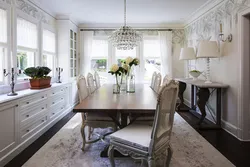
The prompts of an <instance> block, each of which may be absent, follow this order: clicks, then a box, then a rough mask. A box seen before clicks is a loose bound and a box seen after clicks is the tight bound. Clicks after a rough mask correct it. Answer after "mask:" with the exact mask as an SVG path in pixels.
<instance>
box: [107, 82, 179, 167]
mask: <svg viewBox="0 0 250 167" xmlns="http://www.w3.org/2000/svg"><path fill="white" fill-rule="evenodd" d="M178 89H179V86H178V83H177V82H175V81H173V80H172V81H170V82H169V83H168V84H167V85H165V86H163V88H162V89H161V91H160V93H159V95H158V102H157V106H156V112H155V119H154V124H153V127H152V126H148V125H140V124H131V125H129V126H127V127H125V128H123V129H121V130H119V131H117V132H114V133H113V134H111V135H110V146H109V152H108V155H109V159H110V163H111V166H112V167H114V166H115V163H114V150H117V151H119V152H120V153H121V154H123V155H129V156H131V157H132V158H134V159H141V160H142V162H144V161H147V162H148V166H149V167H153V166H155V165H156V163H157V164H158V163H160V166H169V164H170V160H171V157H172V149H171V147H170V138H171V132H172V127H173V121H174V113H175V104H176V99H177V94H178Z"/></svg>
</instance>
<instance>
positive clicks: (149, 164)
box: [148, 158, 155, 167]
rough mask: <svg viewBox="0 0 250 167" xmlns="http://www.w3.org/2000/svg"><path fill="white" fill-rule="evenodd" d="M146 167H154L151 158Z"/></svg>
mask: <svg viewBox="0 0 250 167" xmlns="http://www.w3.org/2000/svg"><path fill="white" fill-rule="evenodd" d="M148 167H155V161H154V159H152V158H149V159H148Z"/></svg>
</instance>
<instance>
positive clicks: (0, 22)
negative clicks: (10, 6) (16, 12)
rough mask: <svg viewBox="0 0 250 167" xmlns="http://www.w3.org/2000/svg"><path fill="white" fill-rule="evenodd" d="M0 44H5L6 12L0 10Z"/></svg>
mask: <svg viewBox="0 0 250 167" xmlns="http://www.w3.org/2000/svg"><path fill="white" fill-rule="evenodd" d="M0 42H1V43H7V12H6V11H5V10H3V9H0Z"/></svg>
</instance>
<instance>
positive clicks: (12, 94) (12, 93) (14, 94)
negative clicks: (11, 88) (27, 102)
mask: <svg viewBox="0 0 250 167" xmlns="http://www.w3.org/2000/svg"><path fill="white" fill-rule="evenodd" d="M16 95H18V94H17V93H16V92H11V93H9V94H7V96H16Z"/></svg>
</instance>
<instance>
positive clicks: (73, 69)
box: [70, 30, 77, 77]
mask: <svg viewBox="0 0 250 167" xmlns="http://www.w3.org/2000/svg"><path fill="white" fill-rule="evenodd" d="M76 36H77V35H76V33H75V32H74V31H73V30H70V76H71V77H76V76H77V71H76V69H77V62H76V41H77V39H76Z"/></svg>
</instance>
